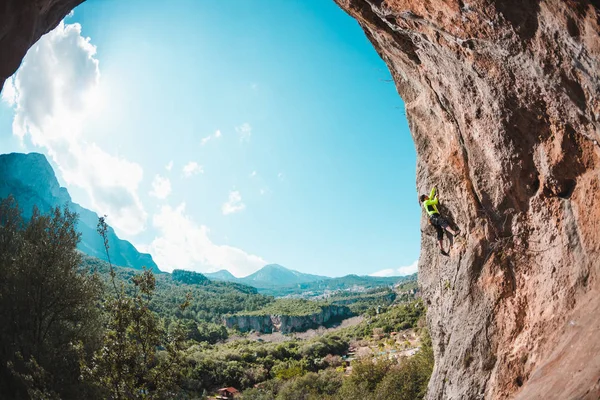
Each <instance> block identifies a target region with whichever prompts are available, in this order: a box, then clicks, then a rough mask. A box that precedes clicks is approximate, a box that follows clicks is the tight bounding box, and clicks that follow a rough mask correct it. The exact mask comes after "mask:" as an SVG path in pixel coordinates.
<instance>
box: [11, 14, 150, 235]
mask: <svg viewBox="0 0 600 400" xmlns="http://www.w3.org/2000/svg"><path fill="white" fill-rule="evenodd" d="M95 54H96V47H95V46H94V45H92V44H91V43H90V39H89V38H84V37H82V36H81V26H80V25H79V24H65V23H64V22H61V23H60V24H59V25H58V26H57V27H56V28H55V29H54V30H53V31H51V32H49V33H48V34H46V35H45V36H43V37H42V38H41V39H40V40H39V41H38V42H37V43H36V44H35V45H34V46H33V47H32V48H31V49H30V50H29V52H28V53H27V55H26V56H25V58H24V59H23V63H22V64H21V67H20V68H19V70H18V71H17V73H16V74H15V76H14V77H12V78H10V79H9V80H7V82H6V84H5V89H4V91H7V93H6V94H3V96H2V97H3V99H4V101H6V102H7V103H8V104H12V105H13V106H14V107H15V117H14V120H13V134H14V135H16V136H18V137H19V138H20V139H21V140H25V138H28V139H29V140H30V141H31V142H32V143H33V144H34V145H35V146H38V147H42V148H44V149H45V152H46V153H47V154H48V156H49V157H50V158H52V160H53V161H54V162H55V164H56V165H57V166H58V169H59V171H60V172H61V173H62V176H63V178H64V180H65V182H66V183H67V184H68V185H74V186H79V187H81V188H83V189H84V190H85V192H86V193H87V194H88V196H89V200H90V203H91V208H92V209H94V211H96V212H98V213H100V214H108V215H109V217H110V220H111V222H112V224H113V226H114V227H115V228H116V229H117V231H119V230H121V231H122V232H125V233H127V234H130V235H133V234H136V233H139V232H140V231H142V230H143V229H144V223H145V221H146V218H147V214H146V212H145V211H144V208H143V206H142V203H141V201H140V199H139V196H138V193H137V192H138V187H139V184H140V182H141V181H142V178H143V170H142V167H141V166H140V165H139V164H136V163H134V162H131V161H128V160H126V159H124V158H122V157H118V156H113V155H111V154H109V153H107V152H106V151H104V150H103V149H101V148H100V147H98V146H97V145H96V144H95V143H89V142H87V141H86V140H85V137H84V135H83V128H84V126H85V122H86V120H87V118H88V117H89V116H90V114H92V113H94V112H97V110H98V108H99V107H100V106H101V100H102V98H101V96H100V91H99V82H100V70H99V62H98V60H97V59H96V58H95V57H94V56H95Z"/></svg>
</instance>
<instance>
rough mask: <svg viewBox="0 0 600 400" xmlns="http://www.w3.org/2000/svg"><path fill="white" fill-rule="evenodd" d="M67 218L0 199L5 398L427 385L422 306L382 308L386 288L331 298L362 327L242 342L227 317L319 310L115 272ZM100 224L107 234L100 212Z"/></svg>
mask: <svg viewBox="0 0 600 400" xmlns="http://www.w3.org/2000/svg"><path fill="white" fill-rule="evenodd" d="M76 223H77V215H76V214H73V213H72V212H71V211H69V209H68V208H64V209H62V210H61V209H60V208H54V209H52V210H51V212H50V213H48V214H40V213H39V212H38V211H36V210H34V211H33V213H32V215H31V218H29V219H27V220H24V219H23V218H22V213H21V211H20V210H19V209H18V208H17V206H16V204H15V202H14V199H12V198H9V199H5V200H3V201H2V202H1V203H0V393H2V398H3V399H4V398H6V399H15V400H16V399H19V400H20V399H28V398H29V399H63V398H64V399H70V398H89V399H106V398H111V399H147V398H156V399H163V398H164V399H167V398H168V399H198V398H201V399H203V398H207V396H208V395H210V394H213V393H214V392H215V390H216V389H218V388H219V387H224V386H235V387H236V388H237V389H238V390H241V391H243V396H244V398H245V399H275V398H276V399H282V400H287V399H290V400H291V399H331V400H333V399H344V400H352V399H356V400H358V399H364V398H366V397H365V396H367V397H369V396H375V397H376V398H386V399H415V398H420V397H422V395H423V393H424V391H425V388H426V384H427V380H428V378H429V375H430V373H431V369H432V365H433V364H432V362H433V361H432V351H431V346H430V342H429V340H428V339H427V338H428V336H427V334H426V331H425V330H424V328H423V322H422V318H423V316H424V313H425V309H424V307H423V305H422V303H420V302H411V303H406V304H390V305H388V306H386V305H385V304H384V305H382V304H381V300H382V299H383V297H382V296H384V297H385V296H386V294H389V293H388V292H387V291H381V292H376V291H374V292H372V293H367V294H364V295H362V296H361V295H359V296H356V298H355V297H353V296H344V295H340V296H338V297H337V299H338V300H340V299H345V300H351V301H354V300H356V299H358V300H360V301H359V302H360V303H361V304H362V305H361V307H363V308H364V309H365V313H364V317H362V318H364V320H363V322H361V323H359V324H358V325H355V326H349V327H347V328H341V329H334V330H333V331H332V332H330V333H327V334H326V335H324V336H321V337H319V336H317V337H312V338H308V339H304V338H300V337H294V336H289V335H288V336H281V338H282V340H283V342H282V343H280V342H278V341H274V342H273V343H271V342H270V339H269V340H267V341H263V340H262V339H261V338H260V337H258V338H257V337H256V336H253V337H252V338H251V337H248V339H244V336H243V334H241V333H240V332H235V331H232V330H228V329H227V328H225V326H223V325H222V323H221V317H222V316H223V315H224V314H232V313H241V314H256V315H259V314H264V313H265V312H266V311H269V312H272V313H288V314H290V313H295V314H306V313H310V312H311V311H314V310H316V308H319V307H321V305H320V304H318V303H313V302H310V301H307V300H279V301H274V299H273V298H272V297H269V296H264V295H261V294H259V293H257V290H256V289H255V288H252V287H249V286H245V285H240V284H237V283H229V282H212V281H210V280H209V279H207V278H206V277H205V276H204V275H202V274H197V273H193V272H188V271H175V272H174V273H173V274H156V275H155V274H154V273H152V271H149V270H144V271H142V272H140V271H136V270H133V269H130V268H121V267H116V266H113V265H111V264H109V263H107V262H104V261H102V260H99V259H96V258H93V257H89V256H86V255H84V254H82V253H81V252H80V251H79V250H77V243H78V241H79V238H80V237H79V236H80V235H79V233H78V232H77V230H76V228H75V227H76ZM98 230H99V233H100V237H101V238H102V240H107V238H108V235H107V234H106V233H107V226H106V224H105V222H104V220H103V219H102V218H101V219H100V220H99V223H98ZM106 243H107V244H108V245H110V243H109V242H108V241H106ZM385 298H386V299H387V297H385ZM374 299H375V300H374ZM369 301H374V303H372V304H371V305H369V304H367V303H368V302H369ZM365 302H366V303H365ZM315 307H316V308H315ZM327 307H331V306H327ZM401 330H406V332H407V333H406V334H404V335H403V336H402V337H401V336H397V335H396V333H397V331H401ZM233 333H235V335H234V336H233V337H230V336H231V334H233ZM395 335H396V336H395ZM265 338H266V336H265ZM280 340H281V339H280ZM356 348H359V349H361V350H360V351H362V352H364V353H365V354H363V355H362V356H359V355H358V354H357V355H354V352H355V351H356V350H354V349H356ZM419 348H420V350H419ZM415 353H416V355H415ZM373 368H374V371H376V373H375V374H371V373H368V371H369V370H370V369H373ZM365 374H366V375H365Z"/></svg>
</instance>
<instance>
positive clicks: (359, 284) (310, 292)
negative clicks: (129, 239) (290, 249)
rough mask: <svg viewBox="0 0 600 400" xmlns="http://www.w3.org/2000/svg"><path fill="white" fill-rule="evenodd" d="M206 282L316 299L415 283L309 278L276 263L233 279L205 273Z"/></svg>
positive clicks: (395, 279)
mask: <svg viewBox="0 0 600 400" xmlns="http://www.w3.org/2000/svg"><path fill="white" fill-rule="evenodd" d="M204 276H206V277H207V278H209V279H212V280H217V281H225V282H236V283H241V284H244V285H249V286H252V287H255V288H257V289H258V291H259V292H260V293H262V294H267V295H271V296H275V297H284V296H290V297H306V298H311V297H319V296H321V295H323V294H325V293H328V292H332V291H338V290H341V291H347V290H352V291H357V292H360V291H364V290H368V289H372V288H375V287H382V286H392V285H394V284H396V283H398V282H402V281H405V280H415V279H416V274H415V275H411V276H409V277H398V276H395V277H376V276H358V275H346V276H343V277H339V278H330V277H327V276H320V275H311V274H305V273H302V272H298V271H294V270H292V269H288V268H285V267H283V266H281V265H278V264H269V265H265V266H264V267H263V268H261V269H259V270H258V271H256V272H255V273H253V274H251V275H248V276H246V277H243V278H236V277H235V276H233V275H232V274H231V273H230V272H229V271H227V270H224V269H223V270H220V271H217V272H212V273H211V272H208V273H204Z"/></svg>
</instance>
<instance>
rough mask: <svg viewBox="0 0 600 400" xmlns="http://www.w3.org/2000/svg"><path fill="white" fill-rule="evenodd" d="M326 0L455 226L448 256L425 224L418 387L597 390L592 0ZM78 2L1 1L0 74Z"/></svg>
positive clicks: (599, 227)
mask: <svg viewBox="0 0 600 400" xmlns="http://www.w3.org/2000/svg"><path fill="white" fill-rule="evenodd" d="M335 1H336V2H337V3H338V4H339V5H340V6H341V7H342V8H343V9H344V10H345V11H346V12H348V13H349V14H350V15H352V16H353V17H354V18H355V19H356V20H357V21H358V23H359V24H360V25H361V27H362V28H363V30H364V31H365V34H366V35H367V37H368V38H369V40H370V41H371V42H372V43H373V45H374V46H375V48H376V50H377V51H378V53H379V54H380V55H381V57H382V58H383V59H384V61H385V62H386V63H387V65H388V67H389V69H390V71H391V73H392V76H393V77H394V80H395V82H396V87H397V89H398V92H399V94H400V95H401V96H402V98H403V99H404V101H405V103H406V115H407V117H408V121H409V125H410V128H411V133H412V136H413V139H414V141H415V145H416V149H417V154H418V161H417V163H418V166H417V187H418V190H419V192H426V191H427V190H428V189H429V186H431V185H433V184H436V185H437V186H438V187H439V188H440V190H441V198H442V200H443V202H444V203H445V205H446V206H447V207H448V209H449V211H450V212H451V213H452V215H453V216H454V217H455V218H456V222H457V223H458V224H459V225H460V226H461V228H462V229H463V231H466V232H467V237H466V239H465V240H463V241H462V242H459V243H457V244H456V245H455V248H454V249H453V254H452V256H451V257H450V258H441V257H440V256H438V254H437V250H436V247H435V239H434V238H433V237H431V236H430V235H429V234H428V233H427V230H425V232H424V234H423V235H422V242H421V244H422V251H421V259H420V270H419V281H420V285H421V288H422V291H423V295H424V298H425V300H426V303H427V305H428V307H429V310H428V323H429V326H430V329H431V334H432V338H433V341H434V346H435V357H436V366H435V370H434V373H433V376H432V379H431V382H430V384H429V393H428V398H429V399H477V398H489V399H505V398H521V399H531V398H538V396H539V398H543V397H547V398H589V399H592V398H593V399H596V398H597V397H598V396H600V317H598V316H599V315H600V281H599V275H600V274H599V272H600V260H599V256H600V207H598V206H597V205H595V203H596V201H594V200H597V199H598V198H600V196H598V195H597V193H599V191H600V147H599V142H600V34H599V32H600V10H599V7H600V5H599V4H598V1H596V0H581V1H576V0H522V1H516V0H512V1H511V0H469V1H468V2H467V1H463V0H438V1H427V0H424V1H421V0H419V1H417V0H385V1H383V0H335ZM81 2H82V0H5V1H3V5H2V6H0V82H4V80H5V79H6V78H7V77H9V76H10V75H12V74H13V73H14V72H15V71H16V69H17V68H18V66H19V63H20V62H21V60H22V58H23V57H24V55H25V53H26V51H27V49H28V48H29V47H30V46H31V45H32V44H33V43H35V42H36V41H37V40H38V39H39V37H40V36H41V35H43V34H44V33H46V32H48V31H49V30H51V29H52V28H54V27H55V26H56V25H57V24H58V23H59V21H60V20H61V19H62V18H63V17H64V16H65V15H66V14H67V13H68V12H69V11H70V10H71V9H72V8H74V7H75V6H77V5H78V4H80V3H81ZM422 226H423V227H424V228H425V226H426V221H425V220H424V219H423V221H422Z"/></svg>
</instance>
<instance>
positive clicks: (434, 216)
mask: <svg viewBox="0 0 600 400" xmlns="http://www.w3.org/2000/svg"><path fill="white" fill-rule="evenodd" d="M434 196H435V197H434ZM419 199H420V200H421V203H423V208H424V209H425V212H426V213H427V216H428V217H429V223H430V224H431V225H433V226H434V228H435V230H436V232H437V238H438V244H439V245H440V252H441V253H442V254H443V255H445V256H447V255H449V254H448V253H447V252H446V251H444V230H446V231H448V232H450V233H451V234H452V235H454V236H457V235H459V234H460V229H457V230H456V231H455V230H454V229H452V228H450V225H449V224H448V221H446V220H445V219H444V218H443V217H442V216H441V215H440V213H439V211H438V209H437V204H438V198H437V196H436V194H435V187H434V188H433V189H431V193H430V194H429V196H427V195H425V194H422V195H421V197H420V198H419ZM448 251H450V249H448Z"/></svg>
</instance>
